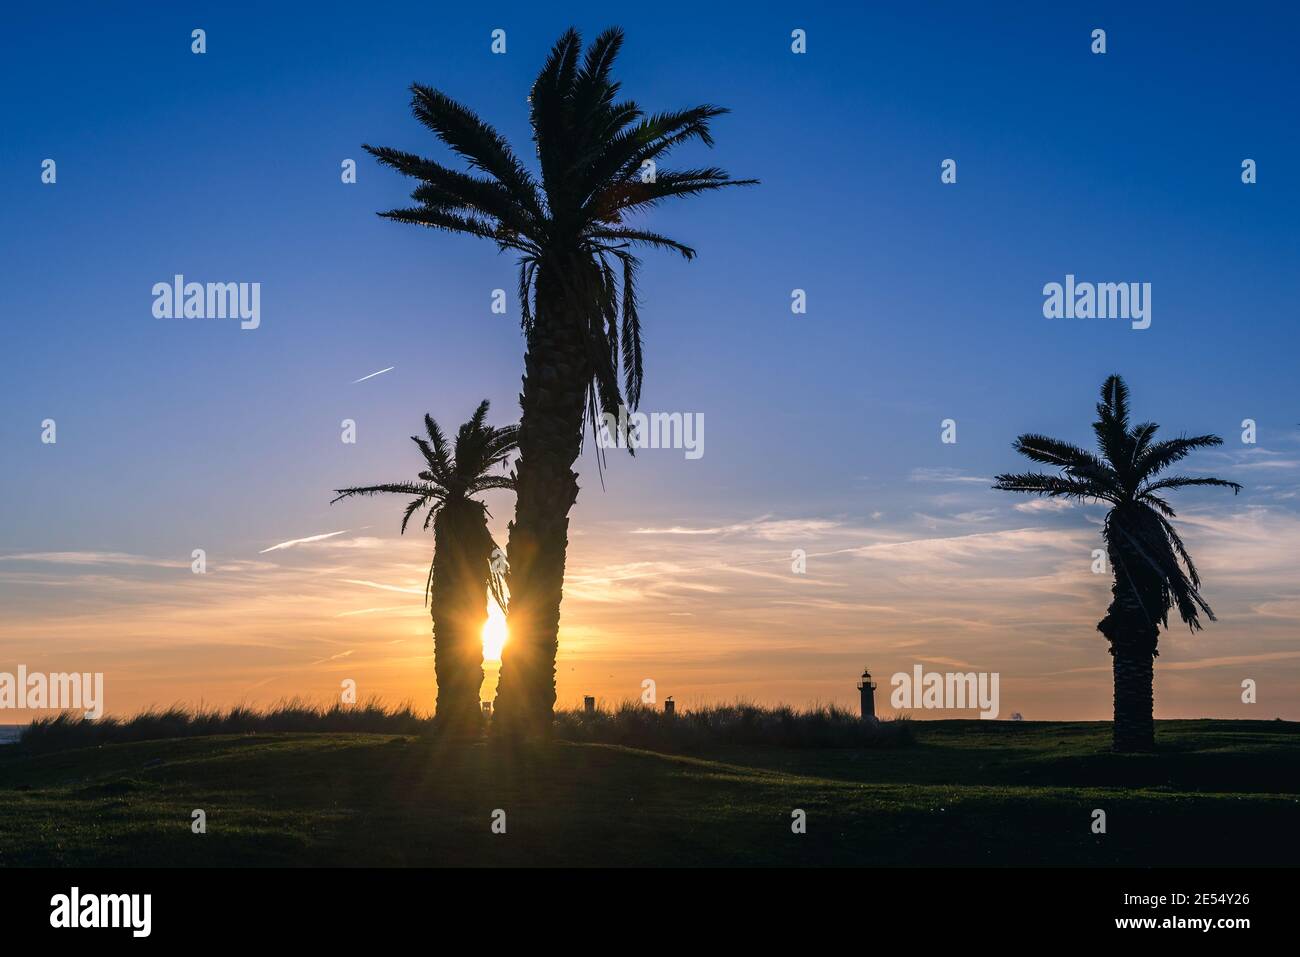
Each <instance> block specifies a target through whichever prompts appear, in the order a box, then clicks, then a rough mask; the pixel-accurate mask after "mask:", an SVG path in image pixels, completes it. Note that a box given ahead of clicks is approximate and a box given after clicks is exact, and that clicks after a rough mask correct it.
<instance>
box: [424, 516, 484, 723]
mask: <svg viewBox="0 0 1300 957" xmlns="http://www.w3.org/2000/svg"><path fill="white" fill-rule="evenodd" d="M480 525H481V528H480V527H479V526H480ZM434 538H435V543H436V544H435V547H436V552H435V555H436V561H435V564H434V572H433V587H432V589H431V595H430V605H431V611H432V615H433V661H434V673H435V675H436V677H437V681H438V703H437V710H436V714H437V716H438V727H439V729H440V730H442V731H449V732H454V733H470V732H473V731H475V730H477V729H478V728H479V726H480V723H481V721H482V716H481V715H482V712H481V708H480V705H479V689H480V687H481V686H482V684H483V639H482V634H483V623H484V622H485V621H487V577H486V573H485V570H486V569H487V567H488V561H489V555H488V552H487V549H486V548H484V545H483V541H484V539H487V540H488V541H490V539H489V538H488V532H487V526H486V523H485V522H484V521H482V519H481V518H480V517H478V516H476V515H474V514H472V513H471V514H469V515H458V514H456V512H455V510H454V509H450V508H449V509H444V510H443V511H442V512H440V513H439V515H438V517H437V518H436V519H435V520H434Z"/></svg>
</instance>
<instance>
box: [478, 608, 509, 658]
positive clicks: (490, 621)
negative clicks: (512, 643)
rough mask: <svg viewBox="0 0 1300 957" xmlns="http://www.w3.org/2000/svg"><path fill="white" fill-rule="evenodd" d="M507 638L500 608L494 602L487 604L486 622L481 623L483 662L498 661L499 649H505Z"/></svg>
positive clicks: (504, 621) (506, 629)
mask: <svg viewBox="0 0 1300 957" xmlns="http://www.w3.org/2000/svg"><path fill="white" fill-rule="evenodd" d="M509 637H510V631H509V629H508V628H507V626H506V616H505V615H504V614H503V613H502V611H501V606H500V605H498V604H497V603H496V602H489V604H488V617H487V621H485V622H483V660H484V661H494V662H495V661H500V660H501V649H502V648H504V647H505V645H506V641H507V640H509Z"/></svg>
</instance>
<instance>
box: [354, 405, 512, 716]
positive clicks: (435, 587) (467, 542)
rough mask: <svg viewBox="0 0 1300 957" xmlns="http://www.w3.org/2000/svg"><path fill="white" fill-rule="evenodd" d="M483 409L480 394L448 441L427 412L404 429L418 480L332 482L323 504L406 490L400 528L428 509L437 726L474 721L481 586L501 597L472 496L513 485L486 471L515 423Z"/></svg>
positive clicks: (507, 449) (488, 538)
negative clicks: (419, 423) (490, 417)
mask: <svg viewBox="0 0 1300 957" xmlns="http://www.w3.org/2000/svg"><path fill="white" fill-rule="evenodd" d="M487 413H488V403H487V400H486V399H485V400H484V401H483V402H482V403H481V404H480V405H479V407H478V409H477V410H476V411H475V412H474V415H473V417H472V418H471V419H470V420H469V421H468V422H466V423H465V424H464V425H462V426H461V427H460V430H459V431H458V432H457V433H456V440H455V444H454V446H452V447H450V448H449V447H448V442H447V439H446V437H445V436H444V435H443V433H442V430H441V429H440V428H438V423H437V422H435V421H434V420H433V418H432V417H431V416H429V415H426V416H425V417H424V427H425V437H423V438H421V437H420V436H416V435H413V436H411V441H413V442H414V443H415V444H416V445H417V446H419V448H420V452H421V454H422V455H423V456H424V462H425V469H424V470H423V471H422V472H420V473H419V475H418V476H417V481H414V482H390V483H388V484H386V485H363V486H359V487H356V488H341V489H335V491H336V492H337V493H338V495H337V497H336V498H335V499H333V501H332V502H331V503H330V504H333V502H337V501H338V500H339V499H344V498H348V497H350V496H353V495H377V494H380V493H391V494H394V495H410V496H412V498H411V501H410V503H409V504H408V505H407V506H406V512H405V514H403V515H402V532H403V534H404V533H405V532H406V526H407V523H408V522H410V520H411V516H412V515H414V514H415V513H416V512H418V511H419V510H420V509H428V514H426V515H425V518H424V527H425V529H428V527H429V525H430V524H431V523H432V525H433V543H434V545H433V563H432V565H431V566H430V567H429V580H428V583H427V586H426V589H425V595H426V598H427V599H428V601H429V607H430V610H431V614H432V616H433V642H434V644H433V654H434V672H435V674H436V676H437V680H438V701H437V716H438V725H439V727H443V728H454V729H465V728H470V727H474V726H476V724H477V722H478V721H479V720H480V714H481V711H480V705H479V686H480V685H482V683H483V643H482V633H483V623H484V622H485V621H486V620H487V602H488V593H489V591H490V592H492V593H493V594H494V595H495V596H496V598H497V600H498V601H500V600H501V597H502V596H501V582H500V578H499V576H498V575H497V574H496V571H495V569H494V563H493V561H492V557H493V552H494V550H495V549H496V543H495V542H494V541H493V540H492V535H491V534H490V533H489V532H488V527H487V519H488V510H487V507H486V506H485V505H484V504H483V503H482V502H480V501H478V500H477V499H475V498H474V496H475V495H478V494H480V493H482V492H486V491H488V490H489V489H497V488H501V489H513V488H514V479H513V477H511V476H509V475H503V474H493V472H494V470H495V469H496V467H497V466H499V465H502V464H503V463H504V462H505V461H506V459H507V458H509V456H510V454H511V453H512V452H513V451H514V450H515V447H516V441H517V438H518V436H517V432H518V430H517V429H516V427H515V426H513V425H511V426H505V427H503V428H497V427H494V426H490V425H487V424H486V420H487Z"/></svg>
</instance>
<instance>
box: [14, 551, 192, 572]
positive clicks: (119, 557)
mask: <svg viewBox="0 0 1300 957" xmlns="http://www.w3.org/2000/svg"><path fill="white" fill-rule="evenodd" d="M0 562H40V563H46V564H51V565H135V566H142V567H148V568H188V567H189V564H190V563H189V562H188V561H167V560H164V559H161V558H147V557H145V556H143V555H130V554H128V553H126V552H23V553H20V554H17V555H0Z"/></svg>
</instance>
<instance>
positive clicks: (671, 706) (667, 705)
mask: <svg viewBox="0 0 1300 957" xmlns="http://www.w3.org/2000/svg"><path fill="white" fill-rule="evenodd" d="M676 713H677V705H676V704H675V703H674V702H673V696H672V695H669V696H668V697H667V698H665V699H664V715H665V716H666V717H669V718H671V717H672V716H673V715H675V714H676Z"/></svg>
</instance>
